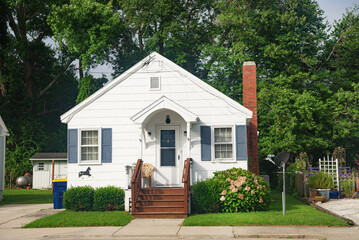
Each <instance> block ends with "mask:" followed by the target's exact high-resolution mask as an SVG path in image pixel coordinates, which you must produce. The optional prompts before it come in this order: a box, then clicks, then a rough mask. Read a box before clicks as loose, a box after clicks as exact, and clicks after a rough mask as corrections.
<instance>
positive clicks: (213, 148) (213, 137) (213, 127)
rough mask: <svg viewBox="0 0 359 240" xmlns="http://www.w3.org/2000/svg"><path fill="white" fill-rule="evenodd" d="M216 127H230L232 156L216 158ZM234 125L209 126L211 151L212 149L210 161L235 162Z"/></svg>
mask: <svg viewBox="0 0 359 240" xmlns="http://www.w3.org/2000/svg"><path fill="white" fill-rule="evenodd" d="M216 128H231V129H232V158H216V155H215V154H216V151H215V142H214V140H215V136H214V135H215V129H216ZM235 134H236V133H235V125H214V126H212V127H211V151H212V162H213V163H218V162H221V163H235V162H237V160H236V141H235V139H236V135H235Z"/></svg>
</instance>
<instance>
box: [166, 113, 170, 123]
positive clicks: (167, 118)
mask: <svg viewBox="0 0 359 240" xmlns="http://www.w3.org/2000/svg"><path fill="white" fill-rule="evenodd" d="M170 123H171V119H170V115H166V124H170Z"/></svg>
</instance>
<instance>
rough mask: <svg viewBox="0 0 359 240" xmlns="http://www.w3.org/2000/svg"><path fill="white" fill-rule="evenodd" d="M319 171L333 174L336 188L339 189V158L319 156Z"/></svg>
mask: <svg viewBox="0 0 359 240" xmlns="http://www.w3.org/2000/svg"><path fill="white" fill-rule="evenodd" d="M319 171H321V172H325V173H328V174H330V175H332V177H333V182H334V188H335V189H337V190H338V191H339V189H340V181H339V164H338V159H334V158H333V157H331V158H330V157H329V156H327V157H324V158H323V160H322V159H320V158H319Z"/></svg>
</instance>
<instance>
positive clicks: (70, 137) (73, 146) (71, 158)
mask: <svg viewBox="0 0 359 240" xmlns="http://www.w3.org/2000/svg"><path fill="white" fill-rule="evenodd" d="M77 143H78V139H77V129H69V130H68V131H67V162H68V163H77V156H78V154H77V151H78V147H77Z"/></svg>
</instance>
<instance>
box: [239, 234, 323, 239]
mask: <svg viewBox="0 0 359 240" xmlns="http://www.w3.org/2000/svg"><path fill="white" fill-rule="evenodd" d="M234 238H276V239H278V238H283V239H284V238H285V239H321V240H326V239H327V238H326V237H325V236H323V235H316V234H287V235H285V234H283V235H282V234H257V235H234Z"/></svg>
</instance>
